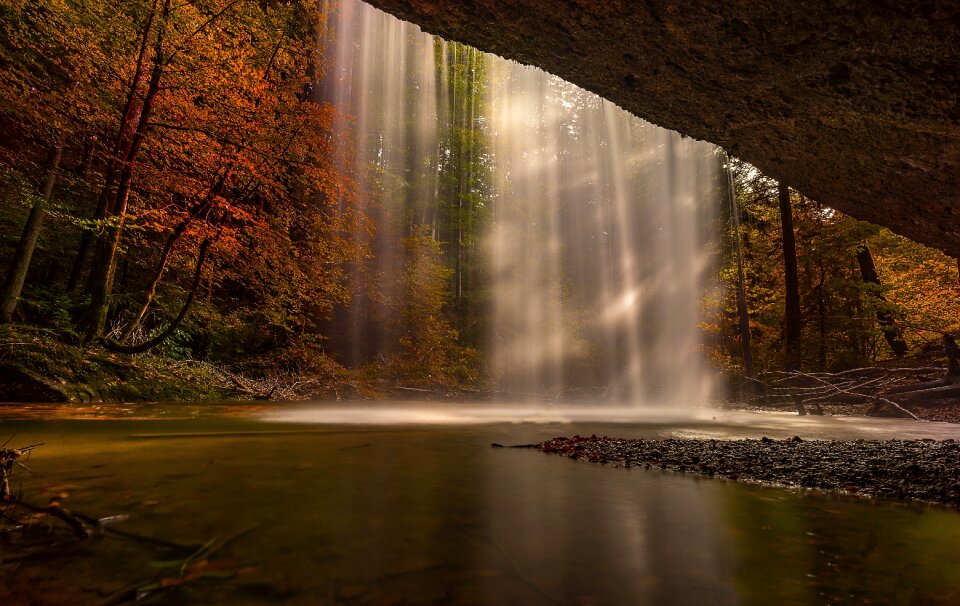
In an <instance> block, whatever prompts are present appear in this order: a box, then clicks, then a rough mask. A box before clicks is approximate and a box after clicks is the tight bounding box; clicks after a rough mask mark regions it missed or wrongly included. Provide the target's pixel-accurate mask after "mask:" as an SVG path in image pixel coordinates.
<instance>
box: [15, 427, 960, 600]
mask: <svg viewBox="0 0 960 606" xmlns="http://www.w3.org/2000/svg"><path fill="white" fill-rule="evenodd" d="M198 410H199V409H198ZM188 412H189V411H188ZM250 414H252V413H247V414H246V415H241V416H240V418H225V417H223V416H222V415H221V414H199V415H197V417H198V418H191V419H182V420H163V419H162V415H161V418H160V419H151V420H125V421H118V420H99V421H92V420H56V419H52V420H44V421H27V420H10V419H9V418H8V419H7V420H5V421H3V422H0V432H2V433H3V434H4V435H5V436H9V435H12V434H13V433H14V432H17V433H16V437H15V439H14V442H15V443H17V444H25V443H32V442H45V443H46V444H45V446H43V447H41V448H40V449H38V450H37V451H36V452H35V453H34V456H33V457H32V458H31V460H30V462H29V463H28V464H29V466H30V468H31V469H32V470H33V473H32V474H26V473H22V474H20V475H19V476H18V479H19V480H22V482H23V493H24V497H25V498H27V499H29V500H33V501H36V502H44V501H45V500H46V499H48V498H49V497H50V496H51V495H55V494H63V493H67V494H68V495H69V496H67V497H64V498H62V503H63V505H64V506H65V507H68V508H71V509H73V510H75V511H79V512H83V513H85V514H88V515H93V516H96V517H102V516H113V515H128V516H130V517H129V519H127V520H125V521H123V522H120V523H118V524H117V528H121V529H125V530H129V531H133V532H137V533H141V534H144V535H150V536H155V537H162V538H164V539H166V540H170V541H176V542H181V543H190V544H203V543H205V542H207V541H208V540H210V539H212V538H214V537H226V536H230V535H232V534H233V533H235V532H237V531H240V530H244V529H248V530H249V531H248V532H246V533H245V534H243V535H241V536H239V537H238V538H237V539H236V540H235V541H233V542H232V543H231V544H229V545H228V546H227V547H225V548H224V549H222V550H221V551H219V552H217V554H216V556H215V557H214V558H212V559H213V561H216V562H217V566H220V567H221V568H220V569H219V570H221V571H222V572H227V573H230V574H232V573H235V572H238V571H240V572H242V574H239V575H236V576H232V577H231V578H222V579H208V580H207V581H205V582H196V583H189V584H187V585H185V586H182V587H180V588H173V589H170V590H168V591H166V592H163V593H162V594H159V601H157V602H154V603H160V604H181V603H185V604H189V603H196V604H362V605H388V604H397V605H400V604H407V605H410V604H517V605H527V604H530V605H539V604H575V605H599V604H611V605H620V604H828V603H837V604H846V603H850V604H861V603H862V604H957V603H960V514H958V513H957V512H955V511H951V510H944V509H939V508H933V507H922V506H918V505H912V506H907V505H902V504H875V503H869V502H864V501H858V500H853V499H849V498H840V497H832V496H829V495H819V494H812V493H800V492H793V491H787V490H781V489H774V488H762V487H756V486H746V485H741V484H737V483H732V482H724V481H713V480H703V479H699V478H696V477H690V476H683V475H676V474H666V473H661V472H650V471H643V470H638V469H618V468H613V467H603V466H597V465H590V464H585V463H578V462H575V461H571V460H568V459H563V458H560V457H557V456H551V455H545V454H542V453H540V452H537V451H533V450H514V449H494V448H491V447H490V444H491V442H501V443H518V442H531V441H537V440H540V439H543V438H544V437H547V436H553V435H561V434H572V433H576V432H580V433H589V432H591V430H594V431H597V433H608V434H617V435H623V436H628V437H632V436H635V435H663V434H669V433H671V432H673V431H678V432H680V433H683V431H692V430H690V429H689V428H687V429H686V430H684V429H683V428H679V429H677V428H670V427H665V426H662V425H661V426H658V427H655V428H652V427H646V426H640V425H622V424H620V425H603V424H594V425H592V426H591V425H590V424H586V423H579V424H576V425H551V424H541V425H533V424H506V423H493V422H490V423H485V424H471V425H443V426H439V425H412V426H390V427H386V426H377V425H330V424H303V423H301V424H283V423H266V422H263V421H262V420H257V419H256V418H244V416H250ZM187 416H191V415H189V414H188V415H187ZM792 429H794V428H789V429H785V430H784V431H790V430H792ZM696 431H704V430H703V428H702V427H701V428H700V429H696ZM737 431H740V430H737ZM843 431H849V430H848V429H844V430H843ZM258 432H267V433H258ZM767 433H770V432H767ZM171 434H172V436H171ZM4 439H6V438H4ZM0 441H2V440H0ZM162 558H163V554H162V553H161V550H158V549H155V548H152V547H148V546H146V545H142V544H138V543H135V542H131V541H127V540H121V539H116V538H104V539H99V540H90V541H86V542H84V544H82V545H81V546H80V547H79V548H75V549H64V550H63V552H62V553H61V554H59V555H57V556H53V557H44V558H39V559H34V560H28V561H25V562H21V563H18V564H17V565H6V566H2V567H0V604H4V605H8V604H12V605H18V604H99V603H102V602H103V601H104V600H105V599H107V598H108V597H109V596H110V595H111V594H113V593H114V592H116V591H117V590H119V589H121V588H122V587H125V586H129V585H131V584H136V583H139V582H144V581H145V580H149V579H150V578H151V577H156V576H157V574H158V569H157V568H156V564H155V563H154V564H151V562H152V561H153V562H155V561H156V560H158V559H162ZM173 576H176V574H175V573H173ZM220 576H224V577H227V576H230V575H229V574H223V575H220Z"/></svg>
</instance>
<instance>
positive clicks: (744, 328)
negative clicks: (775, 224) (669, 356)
mask: <svg viewBox="0 0 960 606" xmlns="http://www.w3.org/2000/svg"><path fill="white" fill-rule="evenodd" d="M727 165H728V167H727V184H728V188H727V192H728V194H729V196H730V217H731V219H732V221H733V243H734V249H735V251H736V255H737V317H738V318H739V320H740V321H739V324H740V348H741V351H742V352H743V370H744V372H745V373H746V375H747V377H748V378H751V379H752V378H753V376H754V371H753V348H752V347H751V344H750V312H749V311H748V310H747V292H746V285H745V282H746V278H745V272H744V270H743V243H742V242H741V240H740V205H739V204H737V190H736V186H735V185H734V183H733V167H732V166H730V156H727Z"/></svg>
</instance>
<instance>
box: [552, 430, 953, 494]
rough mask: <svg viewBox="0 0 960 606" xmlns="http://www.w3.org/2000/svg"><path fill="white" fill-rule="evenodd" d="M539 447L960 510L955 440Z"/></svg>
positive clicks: (580, 442)
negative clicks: (925, 503) (938, 505)
mask: <svg viewBox="0 0 960 606" xmlns="http://www.w3.org/2000/svg"><path fill="white" fill-rule="evenodd" d="M536 448H537V449H538V450H541V451H542V452H545V453H554V454H559V455H562V456H566V457H570V458H573V459H576V460H579V461H587V462H591V463H603V464H612V465H617V466H622V467H641V468H643V469H661V470H664V471H674V472H679V473H693V474H699V475H703V476H709V477H718V478H725V479H729V480H737V481H741V482H753V483H759V484H768V485H774V486H786V487H796V488H803V489H818V490H825V491H832V492H839V493H844V494H850V495H858V496H865V497H873V498H883V499H897V500H916V501H924V502H929V503H937V504H940V505H945V506H948V507H953V508H957V509H960V443H958V442H957V441H955V440H944V441H936V440H885V441H871V440H803V439H801V438H800V437H794V438H791V439H786V440H773V439H770V438H762V439H759V440H703V439H665V440H626V439H619V438H609V437H600V438H598V437H596V436H591V437H580V436H574V437H572V438H567V437H558V438H554V439H552V440H548V441H546V442H542V443H540V444H537V445H536Z"/></svg>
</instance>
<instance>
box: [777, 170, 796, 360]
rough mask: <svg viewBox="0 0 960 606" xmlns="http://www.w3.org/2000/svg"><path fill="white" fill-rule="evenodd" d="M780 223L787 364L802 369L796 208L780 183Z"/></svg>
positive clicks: (783, 185) (788, 193) (787, 189)
mask: <svg viewBox="0 0 960 606" xmlns="http://www.w3.org/2000/svg"><path fill="white" fill-rule="evenodd" d="M779 198H780V227H781V231H782V237H783V275H784V281H785V295H786V312H785V315H784V320H785V326H784V353H785V356H784V367H785V368H786V370H788V371H793V370H800V358H801V354H800V319H801V318H800V280H799V274H798V271H797V241H796V237H795V236H794V233H793V209H792V208H791V207H790V188H789V187H787V186H786V184H784V183H780V186H779Z"/></svg>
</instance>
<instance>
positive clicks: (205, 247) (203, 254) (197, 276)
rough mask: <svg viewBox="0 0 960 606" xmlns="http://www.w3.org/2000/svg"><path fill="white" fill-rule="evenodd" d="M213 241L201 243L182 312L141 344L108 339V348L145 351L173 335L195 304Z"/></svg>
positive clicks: (120, 351)
mask: <svg viewBox="0 0 960 606" xmlns="http://www.w3.org/2000/svg"><path fill="white" fill-rule="evenodd" d="M212 243H213V240H211V239H210V238H205V239H204V240H203V242H201V243H200V252H199V254H198V255H197V267H196V269H195V270H194V272H193V283H192V284H191V285H190V292H189V293H187V298H186V300H185V301H184V302H183V306H182V307H181V308H180V313H179V314H177V317H176V318H174V320H173V322H171V323H170V325H169V326H167V327H166V328H165V329H164V330H163V331H162V332H161V333H160V334H158V335H156V336H155V337H152V338H151V339H149V340H147V341H145V342H143V343H141V344H140V345H133V346H125V345H122V344H121V343H118V342H116V341H107V342H106V343H105V345H106V347H107V349H109V350H111V351H115V352H118V353H127V354H135V353H143V352H145V351H149V350H151V349H153V348H154V347H156V346H158V345H160V344H161V343H163V342H164V341H166V340H167V339H168V338H169V337H170V335H172V334H173V333H174V332H175V331H176V330H177V328H179V327H180V324H182V323H183V321H184V320H185V319H186V317H187V315H188V314H189V313H190V307H191V306H192V305H193V300H194V299H195V298H196V296H197V290H198V288H199V287H200V281H201V277H202V276H203V264H204V262H205V261H206V260H207V252H208V251H209V250H210V245H211V244H212Z"/></svg>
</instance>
